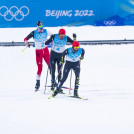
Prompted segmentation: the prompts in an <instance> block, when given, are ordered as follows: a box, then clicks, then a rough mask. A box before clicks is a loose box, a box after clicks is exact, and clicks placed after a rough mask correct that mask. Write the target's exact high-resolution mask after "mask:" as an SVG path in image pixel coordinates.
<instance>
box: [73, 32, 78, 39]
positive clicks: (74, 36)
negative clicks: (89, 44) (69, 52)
mask: <svg viewBox="0 0 134 134" xmlns="http://www.w3.org/2000/svg"><path fill="white" fill-rule="evenodd" d="M76 37H77V36H76V34H75V33H73V38H74V41H76Z"/></svg>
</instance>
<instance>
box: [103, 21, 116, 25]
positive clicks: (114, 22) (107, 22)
mask: <svg viewBox="0 0 134 134" xmlns="http://www.w3.org/2000/svg"><path fill="white" fill-rule="evenodd" d="M104 24H105V25H106V26H114V25H115V24H116V21H115V20H111V21H110V20H109V21H104Z"/></svg>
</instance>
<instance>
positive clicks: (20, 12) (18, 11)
mask: <svg viewBox="0 0 134 134" xmlns="http://www.w3.org/2000/svg"><path fill="white" fill-rule="evenodd" d="M24 9H25V10H26V11H27V13H26V14H24V12H23V10H24ZM2 10H5V12H4V13H2ZM14 10H15V11H14ZM28 14H29V8H28V7H27V6H22V7H21V8H20V9H19V8H18V7H16V6H12V7H10V9H8V7H6V6H1V7H0V16H3V17H4V19H5V20H6V21H11V20H13V19H14V18H15V20H17V21H22V20H23V19H24V17H25V16H27V15H28ZM8 15H10V16H11V18H7V16H8ZM18 15H19V16H21V18H17V16H18Z"/></svg>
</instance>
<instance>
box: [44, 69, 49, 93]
mask: <svg viewBox="0 0 134 134" xmlns="http://www.w3.org/2000/svg"><path fill="white" fill-rule="evenodd" d="M48 71H49V67H48V68H47V75H46V83H45V90H44V94H45V93H46V86H47V78H48Z"/></svg>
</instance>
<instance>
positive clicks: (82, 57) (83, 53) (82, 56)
mask: <svg viewBox="0 0 134 134" xmlns="http://www.w3.org/2000/svg"><path fill="white" fill-rule="evenodd" d="M84 55H85V50H84V49H83V48H82V54H81V57H80V60H83V59H84Z"/></svg>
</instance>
